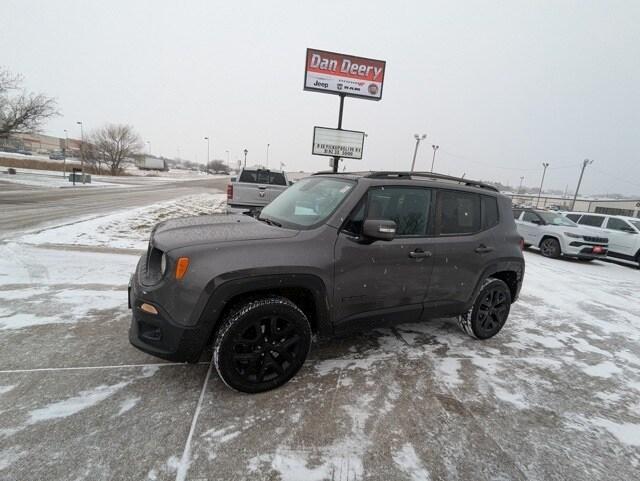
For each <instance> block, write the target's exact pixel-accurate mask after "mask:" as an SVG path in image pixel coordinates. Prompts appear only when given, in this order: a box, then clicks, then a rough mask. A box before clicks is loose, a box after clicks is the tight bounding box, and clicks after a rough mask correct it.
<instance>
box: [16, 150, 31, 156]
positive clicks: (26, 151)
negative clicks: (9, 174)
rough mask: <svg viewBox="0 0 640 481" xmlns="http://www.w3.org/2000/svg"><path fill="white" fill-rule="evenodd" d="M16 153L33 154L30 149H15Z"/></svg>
mask: <svg viewBox="0 0 640 481" xmlns="http://www.w3.org/2000/svg"><path fill="white" fill-rule="evenodd" d="M16 154H22V155H33V152H31V151H30V150H25V149H18V150H16Z"/></svg>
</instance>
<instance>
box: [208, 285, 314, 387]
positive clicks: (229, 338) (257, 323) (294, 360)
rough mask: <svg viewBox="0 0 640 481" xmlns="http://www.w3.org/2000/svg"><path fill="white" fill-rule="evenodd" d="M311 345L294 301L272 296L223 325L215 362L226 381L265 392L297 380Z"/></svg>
mask: <svg viewBox="0 0 640 481" xmlns="http://www.w3.org/2000/svg"><path fill="white" fill-rule="evenodd" d="M310 344H311V329H310V327H309V321H308V320H307V318H306V316H305V315H304V313H303V312H302V311H301V310H300V309H298V307H297V306H296V305H295V304H293V303H292V302H291V301H289V300H288V299H285V298H282V297H269V298H265V299H260V300H257V301H252V302H249V303H247V304H245V305H243V306H242V307H241V308H240V309H239V310H237V311H234V312H233V313H232V314H231V315H230V316H229V317H228V318H227V319H226V321H225V322H224V323H223V325H222V327H221V328H220V331H219V333H218V336H217V338H216V342H215V348H214V363H215V365H216V369H217V370H218V374H219V375H220V377H221V378H222V380H223V381H224V382H225V383H226V384H227V385H228V386H230V387H232V388H234V389H237V390H238V391H242V392H250V393H255V392H262V391H267V390H269V389H273V388H276V387H278V386H281V385H282V384H284V383H286V382H287V381H288V380H289V379H291V378H292V377H293V376H294V375H295V374H296V372H298V370H299V369H300V367H302V364H303V363H304V360H305V359H306V357H307V354H308V352H309V347H310Z"/></svg>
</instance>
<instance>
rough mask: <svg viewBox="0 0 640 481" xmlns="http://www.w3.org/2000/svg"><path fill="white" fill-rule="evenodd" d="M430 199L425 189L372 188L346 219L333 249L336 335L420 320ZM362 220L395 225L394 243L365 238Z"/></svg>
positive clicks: (428, 260) (429, 246) (429, 258)
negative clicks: (342, 331)
mask: <svg viewBox="0 0 640 481" xmlns="http://www.w3.org/2000/svg"><path fill="white" fill-rule="evenodd" d="M432 196H433V192H432V190H431V189H429V188H422V187H408V186H407V187H405V186H388V185H387V186H384V187H373V188H371V189H369V191H368V193H367V194H366V195H365V197H364V198H363V199H362V200H361V202H360V204H359V205H358V206H357V207H356V209H355V210H354V212H352V214H351V215H350V216H349V218H348V219H347V221H346V223H345V225H344V226H343V228H342V229H341V231H340V232H339V234H338V238H337V240H336V244H335V264H334V272H335V276H334V307H335V310H334V312H335V316H334V317H335V326H336V330H337V331H341V330H347V329H357V328H359V327H364V326H366V327H370V326H371V325H376V324H385V323H387V322H398V321H417V320H418V319H420V316H421V313H422V308H423V306H422V303H423V300H424V298H425V296H426V293H427V289H428V286H429V278H430V276H431V269H432V267H433V258H434V253H433V243H434V238H433V236H432V235H431V234H430V232H431V231H432V225H431V223H430V211H431V209H432V204H433V200H432ZM365 218H366V219H376V220H378V219H388V220H393V221H394V222H395V223H396V225H397V231H396V237H395V239H393V240H391V241H380V240H379V241H375V242H371V241H368V240H367V239H366V238H363V237H362V235H361V233H362V223H363V221H364V219H365Z"/></svg>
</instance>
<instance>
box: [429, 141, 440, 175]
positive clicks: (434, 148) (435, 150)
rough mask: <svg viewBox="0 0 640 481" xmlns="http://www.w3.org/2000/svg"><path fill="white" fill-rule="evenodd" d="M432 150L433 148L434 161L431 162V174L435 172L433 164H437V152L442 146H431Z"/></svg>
mask: <svg viewBox="0 0 640 481" xmlns="http://www.w3.org/2000/svg"><path fill="white" fill-rule="evenodd" d="M431 148H433V160H431V172H433V164H435V163H436V152H437V151H438V149H439V148H440V146H439V145H431Z"/></svg>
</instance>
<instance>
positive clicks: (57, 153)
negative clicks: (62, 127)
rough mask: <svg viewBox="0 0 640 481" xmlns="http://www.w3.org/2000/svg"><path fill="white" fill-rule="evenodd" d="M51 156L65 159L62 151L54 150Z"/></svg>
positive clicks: (52, 158)
mask: <svg viewBox="0 0 640 481" xmlns="http://www.w3.org/2000/svg"><path fill="white" fill-rule="evenodd" d="M49 158H50V159H51V160H64V159H65V157H64V154H63V153H62V152H52V153H51V154H49Z"/></svg>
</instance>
